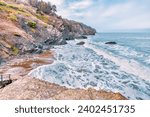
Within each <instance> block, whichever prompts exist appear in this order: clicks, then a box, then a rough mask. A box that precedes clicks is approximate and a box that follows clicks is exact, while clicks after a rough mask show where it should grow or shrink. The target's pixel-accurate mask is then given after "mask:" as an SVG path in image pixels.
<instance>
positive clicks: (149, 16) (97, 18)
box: [46, 0, 150, 32]
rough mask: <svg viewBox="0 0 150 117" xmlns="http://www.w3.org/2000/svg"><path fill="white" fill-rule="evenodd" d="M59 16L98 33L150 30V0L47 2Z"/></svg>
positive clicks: (65, 0)
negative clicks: (90, 27) (89, 27)
mask: <svg viewBox="0 0 150 117" xmlns="http://www.w3.org/2000/svg"><path fill="white" fill-rule="evenodd" d="M46 1H50V2H51V3H53V4H55V5H57V8H58V14H59V15H62V16H63V17H65V18H68V19H73V20H76V21H80V22H83V23H85V24H88V25H90V26H92V27H94V28H96V29H97V31H100V32H102V31H122V30H135V29H136V30H138V29H150V0H46Z"/></svg>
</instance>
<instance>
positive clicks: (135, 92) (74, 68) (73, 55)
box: [29, 41, 150, 99]
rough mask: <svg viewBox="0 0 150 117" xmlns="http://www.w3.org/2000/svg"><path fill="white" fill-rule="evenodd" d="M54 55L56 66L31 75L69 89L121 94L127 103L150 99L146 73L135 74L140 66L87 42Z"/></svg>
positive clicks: (57, 51)
mask: <svg viewBox="0 0 150 117" xmlns="http://www.w3.org/2000/svg"><path fill="white" fill-rule="evenodd" d="M54 51H56V53H57V55H56V56H55V62H54V63H53V64H51V65H46V66H41V67H38V68H37V69H35V70H33V71H31V72H30V73H29V75H30V76H32V77H35V78H39V79H42V80H45V81H48V82H51V83H55V84H59V85H61V86H66V87H68V88H83V89H86V88H89V87H91V88H94V89H97V90H99V89H104V90H106V91H113V92H120V93H121V94H122V95H124V96H125V97H127V98H128V99H150V82H149V81H147V80H143V79H145V77H146V76H145V75H146V72H143V71H142V70H141V71H140V72H143V73H142V75H141V73H136V74H134V72H139V69H138V70H136V69H134V67H135V65H137V64H135V63H134V64H133V65H132V64H130V63H129V62H128V61H127V60H121V59H120V58H116V57H113V56H111V55H109V54H107V53H105V52H104V51H101V50H99V51H98V50H97V49H95V48H93V47H91V46H90V45H89V44H88V43H87V42H86V44H85V47H84V46H78V45H76V44H75V41H70V42H69V44H67V45H63V46H57V47H56V48H55V49H54ZM122 64H124V65H122ZM127 67H129V68H130V69H127ZM137 67H139V66H138V65H137ZM130 70H132V71H130ZM144 73H145V74H144ZM138 75H140V76H138ZM141 77H142V78H143V79H142V78H141Z"/></svg>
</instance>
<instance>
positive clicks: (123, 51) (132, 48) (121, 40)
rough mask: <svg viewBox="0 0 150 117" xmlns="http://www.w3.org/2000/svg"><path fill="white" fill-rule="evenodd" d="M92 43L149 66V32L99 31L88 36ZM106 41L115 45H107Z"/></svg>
mask: <svg viewBox="0 0 150 117" xmlns="http://www.w3.org/2000/svg"><path fill="white" fill-rule="evenodd" d="M90 41H91V42H93V44H95V45H97V46H99V48H101V49H105V50H107V51H109V52H112V53H113V54H116V55H118V56H122V57H125V58H127V59H131V60H132V59H134V60H135V61H138V62H140V63H141V64H143V65H145V66H147V67H149V68H150V33H148V32H147V33H143V32H142V33H99V34H96V36H92V37H90ZM107 41H115V42H117V45H115V46H109V45H108V46H107V45H105V44H104V43H105V42H107Z"/></svg>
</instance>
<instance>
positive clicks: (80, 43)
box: [77, 41, 85, 45]
mask: <svg viewBox="0 0 150 117" xmlns="http://www.w3.org/2000/svg"><path fill="white" fill-rule="evenodd" d="M84 44H85V42H84V41H81V42H79V43H77V45H84Z"/></svg>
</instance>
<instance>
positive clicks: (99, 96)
mask: <svg viewBox="0 0 150 117" xmlns="http://www.w3.org/2000/svg"><path fill="white" fill-rule="evenodd" d="M0 99H1V100H17V99H19V100H22V99H23V100H28V99H29V100H33V99H37V100H47V99H50V100H63V99H64V100H70V99H73V100H94V99H95V100H110V99H115V100H124V99H126V98H125V97H123V96H122V95H120V94H119V93H112V92H105V91H102V90H100V91H96V90H94V89H88V90H84V89H68V88H66V87H62V86H59V85H55V84H51V83H48V82H45V81H41V80H38V79H33V78H28V77H25V78H21V79H19V80H17V81H15V82H14V83H12V84H10V85H8V86H7V87H5V88H3V89H0Z"/></svg>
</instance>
